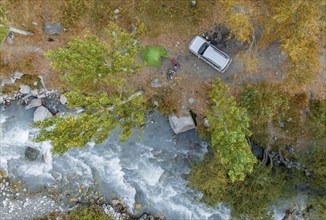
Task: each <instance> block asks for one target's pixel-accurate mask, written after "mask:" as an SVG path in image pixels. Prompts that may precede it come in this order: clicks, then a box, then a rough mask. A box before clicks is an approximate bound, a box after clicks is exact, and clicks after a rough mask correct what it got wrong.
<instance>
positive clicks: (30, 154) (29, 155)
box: [25, 147, 40, 161]
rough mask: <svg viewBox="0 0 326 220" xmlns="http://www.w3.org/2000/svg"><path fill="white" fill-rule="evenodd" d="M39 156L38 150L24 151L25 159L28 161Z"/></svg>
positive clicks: (29, 149)
mask: <svg viewBox="0 0 326 220" xmlns="http://www.w3.org/2000/svg"><path fill="white" fill-rule="evenodd" d="M39 155H40V151H39V150H38V149H35V148H32V147H27V148H26V150H25V157H26V159H28V160H30V161H33V160H36V159H37V157H38V156H39Z"/></svg>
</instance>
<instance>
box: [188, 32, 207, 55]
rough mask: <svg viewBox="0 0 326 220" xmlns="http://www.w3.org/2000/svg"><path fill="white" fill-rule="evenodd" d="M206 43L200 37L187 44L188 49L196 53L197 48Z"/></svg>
mask: <svg viewBox="0 0 326 220" xmlns="http://www.w3.org/2000/svg"><path fill="white" fill-rule="evenodd" d="M205 42H207V41H206V40H205V39H204V38H202V37H200V36H196V37H195V38H194V39H193V40H192V41H191V43H190V44H189V49H190V50H192V51H194V52H195V53H198V50H199V48H200V47H201V46H202V45H203V43H205Z"/></svg>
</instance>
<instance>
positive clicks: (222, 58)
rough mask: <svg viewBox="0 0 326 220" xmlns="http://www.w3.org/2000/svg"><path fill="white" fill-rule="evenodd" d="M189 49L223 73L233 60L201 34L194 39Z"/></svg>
mask: <svg viewBox="0 0 326 220" xmlns="http://www.w3.org/2000/svg"><path fill="white" fill-rule="evenodd" d="M189 50H190V51H191V52H192V53H194V54H195V55H197V56H198V58H200V59H202V60H204V61H205V62H206V63H208V64H209V65H211V66H212V67H213V68H214V69H216V70H217V71H219V72H221V73H223V72H224V71H225V70H226V69H227V68H228V66H229V65H230V63H231V61H232V59H231V57H229V56H228V55H227V54H226V53H224V52H223V51H221V50H219V49H217V48H216V47H214V46H213V45H212V44H210V42H208V41H207V40H206V39H205V38H203V37H201V36H196V37H195V38H194V39H192V41H191V43H190V44H189Z"/></svg>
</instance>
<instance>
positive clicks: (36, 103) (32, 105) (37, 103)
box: [25, 99, 42, 109]
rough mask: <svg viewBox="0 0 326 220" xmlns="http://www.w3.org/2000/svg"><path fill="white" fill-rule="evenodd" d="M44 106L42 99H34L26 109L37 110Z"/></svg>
mask: <svg viewBox="0 0 326 220" xmlns="http://www.w3.org/2000/svg"><path fill="white" fill-rule="evenodd" d="M41 105H42V100H41V99H32V101H31V102H30V103H29V104H28V105H27V106H26V107H25V109H31V108H36V107H39V106H41Z"/></svg>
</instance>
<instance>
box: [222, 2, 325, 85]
mask: <svg viewBox="0 0 326 220" xmlns="http://www.w3.org/2000/svg"><path fill="white" fill-rule="evenodd" d="M223 4H224V5H225V8H226V12H227V13H228V17H229V22H228V23H227V24H228V28H230V30H231V33H232V34H233V36H234V37H235V38H237V39H238V40H240V41H242V42H246V43H248V45H249V47H248V51H247V52H246V54H247V55H248V57H249V58H250V57H251V58H252V57H253V56H255V53H252V52H253V51H254V50H253V46H254V45H258V46H260V47H262V48H263V47H266V46H268V45H270V44H271V43H273V42H275V41H278V42H279V44H280V50H281V51H282V53H283V54H286V55H287V57H288V59H287V62H286V63H285V64H286V65H284V67H285V69H286V71H287V72H288V73H289V76H288V78H287V79H288V82H291V83H289V84H288V85H292V86H294V85H305V84H309V83H311V82H312V81H311V80H312V79H314V76H316V75H317V74H318V73H320V71H321V64H320V56H319V48H320V42H321V40H320V39H322V33H323V29H325V19H324V17H323V15H324V13H323V10H322V8H324V4H323V3H322V1H318V0H312V1H303V0H288V1H283V0H268V1H264V0H262V1H255V0H249V1H244V0H230V1H223ZM254 27H260V28H261V29H262V33H261V34H259V35H258V34H257V33H258V28H254ZM256 35H257V37H256ZM248 61H249V60H248ZM249 65H250V64H249Z"/></svg>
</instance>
